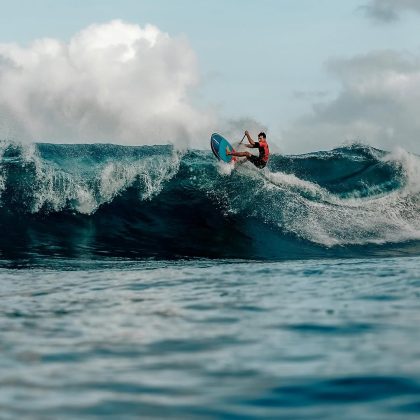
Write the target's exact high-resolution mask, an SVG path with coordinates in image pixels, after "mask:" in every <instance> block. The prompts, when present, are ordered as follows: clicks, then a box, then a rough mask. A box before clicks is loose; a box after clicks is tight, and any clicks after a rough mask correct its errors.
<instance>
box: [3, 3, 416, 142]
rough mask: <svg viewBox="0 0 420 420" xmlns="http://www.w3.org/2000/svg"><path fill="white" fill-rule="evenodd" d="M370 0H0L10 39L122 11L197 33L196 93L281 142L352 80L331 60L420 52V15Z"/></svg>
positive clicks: (60, 30)
mask: <svg viewBox="0 0 420 420" xmlns="http://www.w3.org/2000/svg"><path fill="white" fill-rule="evenodd" d="M367 3H369V2H368V0H365V1H363V0H349V1H345V2H341V1H336V0H277V1H275V0H259V1H257V0H241V1H239V0H223V1H221V0H214V1H212V2H209V1H203V0H177V1H169V0H153V1H134V0H120V1H118V2H117V1H106V0H105V1H104V0H102V1H97V0H89V1H80V0H78V1H72V2H68V1H57V0H55V1H51V0H48V1H47V0H39V1H37V2H33V1H22V0H20V1H16V2H5V1H0V6H1V10H2V13H1V15H0V43H10V42H17V43H21V44H27V43H29V42H30V41H31V40H34V39H38V38H42V37H52V38H58V39H61V40H68V39H70V38H71V37H72V36H73V35H74V34H75V33H77V32H78V31H80V30H81V29H83V28H85V27H87V26H88V25H90V24H92V23H103V22H108V21H110V20H112V19H116V18H118V19H122V20H123V21H125V22H128V23H134V24H139V25H140V26H144V25H145V24H146V23H151V24H153V25H156V26H157V27H158V28H159V29H160V30H161V31H163V32H167V33H169V35H170V36H171V37H175V38H176V37H185V38H187V40H188V42H189V44H190V45H191V48H192V50H193V51H194V53H195V54H196V56H197V58H198V65H199V72H200V80H201V81H200V84H199V85H198V87H197V88H196V89H195V90H194V92H193V93H192V101H193V102H195V103H201V104H210V105H213V106H215V107H217V109H218V110H219V112H221V113H222V114H223V115H224V116H225V117H226V118H231V117H232V118H241V117H249V118H253V119H255V120H257V121H259V122H261V123H262V124H263V125H264V126H267V127H268V128H269V130H271V132H272V133H273V137H275V138H276V141H278V142H281V141H282V134H281V132H282V130H283V129H284V127H286V126H289V125H290V124H292V122H293V121H294V120H295V119H296V118H299V117H301V116H302V115H305V114H306V113H308V112H311V109H312V106H313V103H314V102H317V101H320V100H321V101H328V100H333V98H334V97H336V96H337V94H338V93H339V92H340V89H342V84H343V81H342V80H339V79H337V77H336V76H334V74H331V72H329V71H328V69H327V65H326V63H328V62H329V60H331V59H338V60H340V59H341V60H346V59H351V58H352V57H356V56H358V55H360V54H369V53H371V52H373V51H383V50H394V51H398V52H401V53H409V54H418V52H419V46H420V41H419V39H420V38H419V37H418V35H419V29H418V28H419V23H420V16H418V15H417V14H415V13H405V14H404V16H403V18H402V19H400V21H398V22H393V23H387V22H381V21H379V20H374V19H371V18H368V17H366V13H365V11H364V10H362V9H361V8H360V6H363V5H364V4H367ZM288 141H289V142H290V140H288ZM334 141H336V142H339V141H340V139H336V140H334Z"/></svg>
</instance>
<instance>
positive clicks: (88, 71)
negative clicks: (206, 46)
mask: <svg viewBox="0 0 420 420" xmlns="http://www.w3.org/2000/svg"><path fill="white" fill-rule="evenodd" d="M197 82H198V69H197V62H196V57H195V54H194V52H193V51H192V49H191V47H190V46H189V44H188V42H187V41H186V40H185V39H182V38H171V37H170V36H169V35H168V34H166V33H163V32H161V31H160V30H159V29H158V28H156V27H155V26H151V25H147V26H146V27H144V28H141V27H140V26H138V25H133V24H128V23H125V22H122V21H119V20H115V21H112V22H109V23H105V24H98V25H91V26H89V27H87V28H86V29H84V30H82V31H81V32H79V33H77V34H76V35H74V36H73V37H72V38H71V39H70V41H69V42H62V41H60V40H57V39H39V40H36V41H34V42H33V43H31V44H30V45H29V46H27V47H22V46H20V45H17V44H0V137H2V138H5V137H9V138H10V137H12V138H15V139H26V140H38V141H39V140H45V141H55V142H106V141H109V142H115V143H117V142H118V143H128V144H158V143H167V142H178V143H180V142H181V143H183V144H186V143H187V142H188V143H191V144H193V145H194V144H196V145H197V144H200V142H201V141H202V140H203V139H202V137H203V136H205V140H206V141H207V137H208V132H211V128H210V127H211V123H212V121H213V117H212V115H211V113H209V112H203V111H202V110H200V109H197V108H196V107H194V106H193V105H192V104H191V101H190V100H189V98H188V94H189V90H190V89H192V88H194V86H195V85H196V84H197Z"/></svg>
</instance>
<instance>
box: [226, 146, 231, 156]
mask: <svg viewBox="0 0 420 420" xmlns="http://www.w3.org/2000/svg"><path fill="white" fill-rule="evenodd" d="M231 154H232V152H231V151H230V150H229V147H226V156H230V155H231Z"/></svg>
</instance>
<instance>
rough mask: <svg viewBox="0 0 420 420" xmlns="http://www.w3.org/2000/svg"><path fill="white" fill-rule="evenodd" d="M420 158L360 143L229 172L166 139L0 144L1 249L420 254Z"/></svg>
mask: <svg viewBox="0 0 420 420" xmlns="http://www.w3.org/2000/svg"><path fill="white" fill-rule="evenodd" d="M419 214H420V158H419V157H417V156H416V155H413V154H409V153H407V152H405V151H404V150H402V149H400V150H396V151H394V152H392V153H388V152H385V151H382V150H378V149H374V148H371V147H367V146H364V145H360V144H355V145H351V146H348V147H340V148H337V149H334V150H330V151H321V152H314V153H310V154H305V155H296V156H281V155H273V156H272V157H271V159H270V163H269V165H268V167H267V168H266V169H265V170H257V169H255V168H254V167H253V166H251V165H250V164H249V163H246V164H244V165H239V167H238V168H236V169H235V170H232V168H230V167H228V166H221V165H220V164H219V163H218V162H217V161H216V160H215V159H214V156H213V155H212V154H211V152H205V151H197V150H191V151H187V152H179V151H176V150H174V149H173V148H172V147H171V146H139V147H129V146H117V145H112V144H82V145H80V144H78V145H57V144H46V143H39V144H33V145H30V146H28V145H26V146H24V145H21V144H17V143H11V142H2V143H1V144H0V228H1V230H2V235H1V238H0V255H1V256H2V257H3V258H15V257H17V256H19V257H22V256H25V255H48V256H66V257H73V256H75V257H87V258H92V257H98V256H119V257H124V258H183V257H206V258H245V259H291V258H316V257H353V256H358V257H359V256H365V255H386V256H388V255H400V254H407V253H408V254H419V253H420V218H419Z"/></svg>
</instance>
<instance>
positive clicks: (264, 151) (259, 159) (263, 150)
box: [248, 140, 270, 169]
mask: <svg viewBox="0 0 420 420" xmlns="http://www.w3.org/2000/svg"><path fill="white" fill-rule="evenodd" d="M253 149H258V151H259V152H260V155H259V156H253V155H251V156H249V157H248V160H249V161H250V162H252V163H253V164H254V165H255V166H256V167H257V168H260V169H262V168H264V167H265V165H267V161H268V156H269V155H270V150H269V149H268V144H267V142H266V141H265V140H263V141H256V142H254V146H253Z"/></svg>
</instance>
